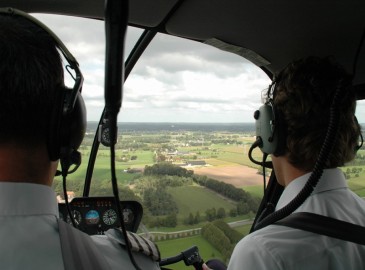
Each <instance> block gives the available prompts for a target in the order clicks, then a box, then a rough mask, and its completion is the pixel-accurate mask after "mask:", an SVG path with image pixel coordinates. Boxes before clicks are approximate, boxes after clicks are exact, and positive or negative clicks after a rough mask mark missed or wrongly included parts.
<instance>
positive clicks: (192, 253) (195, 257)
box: [160, 246, 204, 270]
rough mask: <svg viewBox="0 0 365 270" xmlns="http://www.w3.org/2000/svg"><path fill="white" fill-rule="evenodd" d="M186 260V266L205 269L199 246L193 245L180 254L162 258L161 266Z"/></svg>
mask: <svg viewBox="0 0 365 270" xmlns="http://www.w3.org/2000/svg"><path fill="white" fill-rule="evenodd" d="M180 261H184V263H185V265H186V266H194V268H195V270H203V263H204V261H203V259H202V258H201V257H200V254H199V249H198V247H197V246H192V247H191V248H188V249H187V250H185V251H183V252H181V253H180V254H179V255H176V256H173V257H168V258H164V259H161V261H160V266H165V265H169V264H173V263H177V262H180Z"/></svg>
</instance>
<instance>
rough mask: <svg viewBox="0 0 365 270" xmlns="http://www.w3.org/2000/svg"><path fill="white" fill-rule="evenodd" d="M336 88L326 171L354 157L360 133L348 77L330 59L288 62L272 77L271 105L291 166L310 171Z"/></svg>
mask: <svg viewBox="0 0 365 270" xmlns="http://www.w3.org/2000/svg"><path fill="white" fill-rule="evenodd" d="M338 87H342V88H343V92H342V94H341V102H340V104H341V105H340V106H341V107H340V112H341V113H340V118H339V119H338V120H337V121H339V131H338V136H337V140H336V145H335V146H334V148H333V151H332V154H331V156H330V158H329V160H328V161H327V163H326V164H325V167H326V168H334V167H339V166H343V165H344V164H345V163H346V162H349V161H351V160H352V159H353V158H354V157H355V153H356V151H355V148H356V146H357V144H358V140H359V136H360V132H361V130H360V126H359V124H358V123H357V120H356V117H355V108H356V95H355V93H354V90H353V88H352V87H351V76H350V75H349V74H348V73H347V72H346V71H345V69H344V68H343V67H342V66H340V65H339V64H338V63H336V62H335V61H334V60H333V59H332V58H329V57H327V58H318V57H308V58H305V59H302V60H298V61H294V62H292V63H291V64H289V65H288V66H287V67H286V68H284V69H283V70H282V71H281V72H280V73H279V74H278V76H277V77H276V79H275V90H274V93H273V95H274V96H273V102H274V106H275V110H277V111H278V114H279V115H280V116H281V117H282V118H283V120H284V126H285V132H284V133H286V134H285V136H286V140H285V143H284V144H285V146H284V153H285V154H287V156H288V159H289V162H290V163H291V164H293V165H294V166H295V167H297V168H300V169H302V170H305V171H311V170H312V169H313V167H314V164H315V162H316V160H317V158H318V155H319V151H320V149H321V146H322V144H323V142H324V138H325V136H326V132H327V128H328V124H329V118H330V116H329V115H330V107H331V104H332V100H333V97H334V93H335V91H336V89H337V88H338Z"/></svg>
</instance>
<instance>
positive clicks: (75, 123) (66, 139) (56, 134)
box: [48, 89, 86, 161]
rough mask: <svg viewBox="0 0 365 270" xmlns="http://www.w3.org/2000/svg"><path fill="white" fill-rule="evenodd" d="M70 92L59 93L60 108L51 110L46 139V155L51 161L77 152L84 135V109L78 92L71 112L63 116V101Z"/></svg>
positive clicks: (67, 90)
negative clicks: (47, 154)
mask: <svg viewBox="0 0 365 270" xmlns="http://www.w3.org/2000/svg"><path fill="white" fill-rule="evenodd" d="M71 91H72V90H69V89H66V90H64V91H60V92H61V94H60V95H61V97H60V98H61V99H60V100H62V101H63V102H62V106H56V107H58V108H55V109H54V110H53V115H52V117H51V121H50V124H49V128H50V129H49V137H48V153H49V157H50V160H51V161H56V160H58V159H60V158H62V157H63V156H64V155H68V154H70V153H72V152H73V151H77V149H78V148H79V147H80V145H81V143H82V140H83V138H84V135H85V131H86V107H85V103H84V100H83V98H82V96H81V94H80V92H78V93H77V98H76V101H75V105H74V107H73V109H72V111H71V112H69V113H68V114H67V115H64V108H63V107H64V104H65V103H66V102H65V100H66V99H67V95H69V94H70V92H71Z"/></svg>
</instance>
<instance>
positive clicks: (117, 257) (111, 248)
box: [91, 235, 160, 270]
mask: <svg viewBox="0 0 365 270" xmlns="http://www.w3.org/2000/svg"><path fill="white" fill-rule="evenodd" d="M91 238H92V240H93V241H94V243H95V245H96V246H97V247H98V250H100V252H101V253H102V254H103V255H104V257H105V259H106V260H107V262H108V263H109V265H110V267H111V269H121V270H124V269H125V270H127V269H128V270H129V269H134V266H133V265H132V263H131V261H130V258H129V255H128V252H127V250H126V247H125V245H123V244H122V243H121V242H123V243H124V239H121V241H116V240H115V239H112V238H110V237H107V236H105V235H95V236H92V237H91ZM133 257H134V259H135V261H136V262H137V264H138V266H139V267H140V268H141V269H151V270H154V269H156V270H157V269H160V267H159V265H158V262H156V261H154V260H153V259H152V258H150V257H149V256H146V255H145V254H143V253H139V252H133ZM121 267H122V268H121Z"/></svg>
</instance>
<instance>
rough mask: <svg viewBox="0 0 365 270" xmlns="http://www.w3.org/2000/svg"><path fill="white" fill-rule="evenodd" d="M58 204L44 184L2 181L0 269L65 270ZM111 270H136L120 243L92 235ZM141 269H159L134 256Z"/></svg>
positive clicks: (141, 257)
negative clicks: (58, 220) (58, 221)
mask: <svg viewBox="0 0 365 270" xmlns="http://www.w3.org/2000/svg"><path fill="white" fill-rule="evenodd" d="M58 215H59V212H58V204H57V201H56V195H55V193H54V191H53V190H52V189H51V188H50V187H48V186H45V185H38V184H29V183H9V182H0V269H11V270H33V269H34V270H43V269H44V270H61V269H62V270H63V269H64V264H63V259H62V250H61V244H60V236H59V230H58V223H57V218H58ZM92 239H93V241H94V243H95V244H96V246H97V248H98V250H100V253H101V254H102V255H103V256H104V257H105V259H106V261H107V263H108V264H109V266H110V268H111V269H120V270H130V269H134V267H133V266H132V264H131V262H130V259H129V256H128V254H127V252H126V250H125V249H123V248H122V247H121V246H120V245H119V244H118V243H117V242H115V241H111V240H110V239H109V238H107V237H106V236H93V237H92ZM134 257H135V259H136V261H137V263H138V265H139V266H140V268H141V269H159V266H158V263H155V262H153V261H152V260H151V259H150V258H149V257H147V256H145V255H143V254H140V253H138V254H136V253H134Z"/></svg>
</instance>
